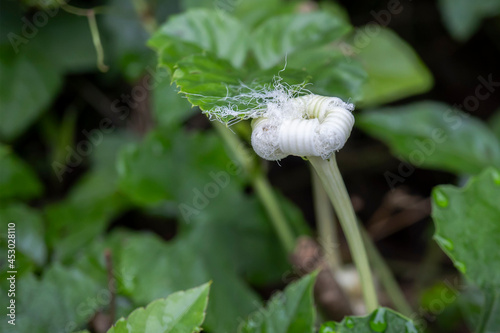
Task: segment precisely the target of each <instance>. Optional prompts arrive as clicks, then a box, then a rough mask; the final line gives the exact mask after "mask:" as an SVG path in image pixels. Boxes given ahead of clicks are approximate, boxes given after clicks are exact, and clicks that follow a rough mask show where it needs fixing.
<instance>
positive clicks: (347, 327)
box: [319, 308, 418, 333]
mask: <svg viewBox="0 0 500 333" xmlns="http://www.w3.org/2000/svg"><path fill="white" fill-rule="evenodd" d="M348 332H349V333H377V332H379V333H418V330H417V328H416V327H415V325H414V324H413V322H412V321H411V320H410V319H408V318H406V317H404V316H403V315H401V314H399V313H397V312H395V311H392V310H390V309H387V308H379V309H377V310H375V311H374V312H372V313H371V314H369V315H367V316H364V317H354V316H353V317H345V318H344V319H343V320H342V321H341V322H340V323H336V322H327V323H324V324H323V325H322V326H321V328H320V330H319V333H348Z"/></svg>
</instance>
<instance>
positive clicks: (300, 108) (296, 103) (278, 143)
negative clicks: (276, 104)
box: [252, 94, 354, 161]
mask: <svg viewBox="0 0 500 333" xmlns="http://www.w3.org/2000/svg"><path fill="white" fill-rule="evenodd" d="M353 109H354V105H353V104H348V103H345V102H343V101H342V100H341V99H339V98H336V97H324V96H319V95H313V94H310V95H306V96H301V97H297V98H294V99H290V100H289V102H288V103H287V104H286V107H284V108H283V109H282V110H272V112H268V113H266V114H265V115H264V116H263V117H261V118H258V119H255V120H254V121H253V122H252V127H253V131H252V146H253V148H254V150H255V152H256V153H257V154H258V155H259V156H260V157H262V158H264V159H266V160H270V161H275V160H280V159H282V158H285V157H286V156H288V155H296V156H320V157H322V158H323V159H328V158H330V156H331V155H332V154H333V153H334V152H336V151H338V150H339V149H341V148H342V147H343V146H344V144H345V143H346V141H347V139H348V138H349V135H350V134H351V130H352V127H353V125H354V116H353V115H352V112H351V111H352V110H353ZM288 110H293V111H292V112H287V111H288Z"/></svg>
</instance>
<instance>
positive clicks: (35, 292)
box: [0, 264, 109, 333]
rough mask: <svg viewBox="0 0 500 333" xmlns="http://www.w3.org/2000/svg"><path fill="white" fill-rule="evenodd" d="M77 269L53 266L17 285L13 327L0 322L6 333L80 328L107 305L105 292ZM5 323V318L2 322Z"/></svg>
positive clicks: (0, 326)
mask: <svg viewBox="0 0 500 333" xmlns="http://www.w3.org/2000/svg"><path fill="white" fill-rule="evenodd" d="M104 286H105V284H104V285H103V286H100V284H99V283H98V282H96V281H95V280H94V279H93V278H92V277H90V276H88V275H87V274H85V272H82V271H80V270H78V269H74V268H64V267H62V266H60V265H59V264H55V265H53V266H51V267H50V268H48V269H47V270H46V271H45V272H44V274H43V276H42V278H37V277H35V276H34V275H32V274H29V275H26V276H23V277H22V278H19V279H18V280H17V281H16V298H15V299H16V325H15V326H12V325H9V324H7V320H2V321H1V322H0V330H1V331H2V332H6V333H10V332H12V333H14V332H15V333H18V332H22V333H28V332H29V333H47V332H59V331H61V330H67V331H69V332H71V331H73V330H77V329H79V328H83V327H82V326H83V324H85V323H87V321H89V320H90V319H91V318H92V316H93V315H94V313H95V311H97V309H98V308H100V307H104V306H106V305H107V302H108V300H109V299H108V298H107V297H109V295H108V294H106V292H107V289H106V288H105V287H104ZM4 319H5V318H4Z"/></svg>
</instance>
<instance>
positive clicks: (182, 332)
mask: <svg viewBox="0 0 500 333" xmlns="http://www.w3.org/2000/svg"><path fill="white" fill-rule="evenodd" d="M209 287H210V284H209V283H206V284H204V285H202V286H199V287H197V288H193V289H190V290H186V291H179V292H176V293H174V294H172V295H170V296H168V297H167V298H165V299H160V300H156V301H154V302H152V303H151V304H149V305H148V306H147V307H146V308H141V309H137V310H135V311H134V312H132V313H131V314H130V316H129V317H128V318H127V319H123V318H122V319H120V320H119V321H118V322H117V323H116V324H115V326H114V327H112V328H110V329H109V330H108V333H122V332H123V333H134V332H137V333H161V332H172V333H174V332H177V333H187V332H199V331H200V330H201V328H200V325H201V324H202V323H203V320H204V319H205V310H206V308H207V303H208V292H209Z"/></svg>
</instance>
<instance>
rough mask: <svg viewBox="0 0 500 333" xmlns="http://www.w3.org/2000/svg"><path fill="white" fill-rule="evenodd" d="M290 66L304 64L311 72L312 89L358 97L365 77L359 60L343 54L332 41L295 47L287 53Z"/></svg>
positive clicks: (316, 91)
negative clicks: (295, 49)
mask: <svg viewBox="0 0 500 333" xmlns="http://www.w3.org/2000/svg"><path fill="white" fill-rule="evenodd" d="M287 64H288V66H290V68H304V69H305V70H307V73H309V74H310V75H311V78H310V80H309V81H310V82H311V83H312V84H311V85H309V86H308V87H307V89H308V90H310V91H311V92H312V93H315V94H318V95H323V96H336V97H340V98H342V99H343V100H346V101H347V100H350V101H354V102H356V101H359V100H360V99H361V98H362V90H363V89H362V87H363V84H364V83H365V80H366V78H367V74H366V72H365V71H364V69H363V67H362V65H361V63H360V62H359V61H357V60H356V59H351V58H349V57H346V56H345V55H344V54H343V53H342V51H341V49H340V48H339V47H338V45H336V44H326V45H321V46H319V47H316V48H312V49H311V48H305V49H302V50H298V51H296V52H294V53H293V54H291V55H289V56H288V57H287Z"/></svg>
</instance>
